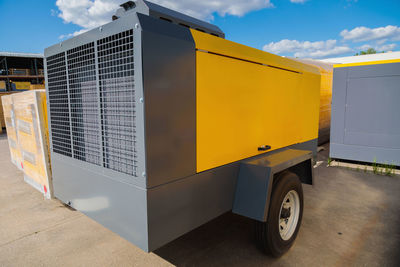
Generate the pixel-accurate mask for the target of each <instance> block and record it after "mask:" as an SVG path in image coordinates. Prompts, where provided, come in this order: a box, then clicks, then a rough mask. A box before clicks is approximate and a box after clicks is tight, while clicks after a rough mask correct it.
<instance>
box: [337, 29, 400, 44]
mask: <svg viewBox="0 0 400 267" xmlns="http://www.w3.org/2000/svg"><path fill="white" fill-rule="evenodd" d="M340 35H341V36H342V37H343V40H345V41H352V42H365V41H372V40H382V39H388V40H391V41H400V28H399V27H397V26H392V25H388V26H386V27H379V28H372V29H371V28H367V27H356V28H354V29H352V30H350V31H349V30H347V29H346V30H343V31H342V32H341V33H340Z"/></svg>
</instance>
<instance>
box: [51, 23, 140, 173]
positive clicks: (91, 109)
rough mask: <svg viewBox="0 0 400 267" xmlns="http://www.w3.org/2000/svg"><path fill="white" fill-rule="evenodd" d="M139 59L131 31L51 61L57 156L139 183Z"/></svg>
mask: <svg viewBox="0 0 400 267" xmlns="http://www.w3.org/2000/svg"><path fill="white" fill-rule="evenodd" d="M96 46H97V47H96ZM96 50H97V58H96ZM133 56H134V52H133V30H129V31H125V32H121V33H118V34H115V35H112V36H109V37H107V38H104V39H100V40H98V41H97V42H92V43H88V44H85V45H82V46H79V47H76V48H74V49H71V50H68V51H67V55H66V58H67V63H68V64H67V66H68V68H67V69H66V64H65V54H64V53H61V54H58V55H55V56H51V57H48V58H47V66H48V79H49V81H48V82H49V99H50V117H51V128H52V136H53V139H52V140H53V152H56V153H60V154H62V155H65V156H69V157H74V158H76V159H78V160H82V161H85V162H89V163H93V164H96V165H99V166H103V167H105V168H108V169H111V170H114V171H117V172H121V173H125V174H129V175H131V176H135V177H137V168H138V167H137V165H138V164H137V151H136V142H137V140H136V125H135V120H136V118H135V87H134V78H133V77H134V62H133V61H134V57H133ZM96 59H97V60H96ZM96 61H97V62H96ZM96 63H98V64H97V66H96ZM67 76H68V77H67ZM68 85H69V88H68ZM71 144H72V145H71ZM71 147H72V149H71Z"/></svg>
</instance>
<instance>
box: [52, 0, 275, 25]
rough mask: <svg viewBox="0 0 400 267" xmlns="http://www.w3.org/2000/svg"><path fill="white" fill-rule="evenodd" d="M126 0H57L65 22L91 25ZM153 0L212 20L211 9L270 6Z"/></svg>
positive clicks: (258, 1)
mask: <svg viewBox="0 0 400 267" xmlns="http://www.w3.org/2000/svg"><path fill="white" fill-rule="evenodd" d="M123 2H125V0H57V2H56V5H57V7H58V9H59V11H60V13H59V15H58V16H59V17H60V18H62V19H63V20H64V22H66V23H73V24H76V25H78V26H81V27H82V28H85V29H91V28H94V27H97V26H100V25H102V24H105V23H107V22H110V21H111V17H112V15H113V14H114V13H115V11H116V10H117V9H118V8H119V5H120V4H121V3H123ZM152 2H154V3H157V4H160V5H163V6H165V7H168V8H171V9H174V10H176V11H179V12H182V13H185V14H187V15H190V16H194V17H196V18H199V19H207V20H211V19H212V18H213V14H214V13H218V14H219V15H221V16H225V15H234V16H243V15H244V14H246V13H248V12H250V11H253V10H259V9H263V8H268V7H273V5H272V3H271V2H270V0H208V1H207V0H203V1H198V0H175V1H174V0H153V1H152Z"/></svg>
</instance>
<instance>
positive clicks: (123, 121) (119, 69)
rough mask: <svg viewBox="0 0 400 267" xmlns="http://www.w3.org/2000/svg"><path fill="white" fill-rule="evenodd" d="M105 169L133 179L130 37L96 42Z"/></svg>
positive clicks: (121, 34) (125, 35)
mask: <svg viewBox="0 0 400 267" xmlns="http://www.w3.org/2000/svg"><path fill="white" fill-rule="evenodd" d="M97 47H98V55H99V81H100V96H101V101H100V102H101V114H102V126H103V127H102V136H103V148H104V158H103V160H104V161H103V163H104V166H105V167H106V168H109V169H112V170H116V171H119V172H123V173H127V174H130V175H136V166H137V162H136V155H135V142H136V139H135V138H136V137H135V124H134V123H135V94H134V93H135V91H134V80H133V74H134V67H133V33H132V31H129V32H124V33H120V34H117V35H113V36H110V37H108V38H105V39H102V40H99V41H97Z"/></svg>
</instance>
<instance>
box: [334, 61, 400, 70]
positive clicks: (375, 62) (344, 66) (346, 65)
mask: <svg viewBox="0 0 400 267" xmlns="http://www.w3.org/2000/svg"><path fill="white" fill-rule="evenodd" d="M390 63H400V59H388V60H377V61H369V62H357V63H347V64H335V65H333V67H334V68H346V67H355V66H366V65H379V64H390Z"/></svg>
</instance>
